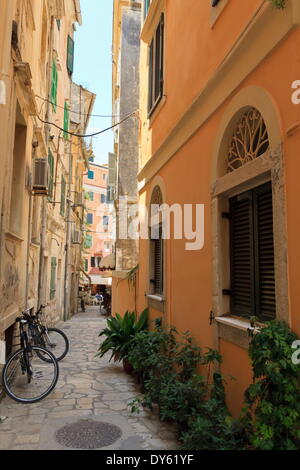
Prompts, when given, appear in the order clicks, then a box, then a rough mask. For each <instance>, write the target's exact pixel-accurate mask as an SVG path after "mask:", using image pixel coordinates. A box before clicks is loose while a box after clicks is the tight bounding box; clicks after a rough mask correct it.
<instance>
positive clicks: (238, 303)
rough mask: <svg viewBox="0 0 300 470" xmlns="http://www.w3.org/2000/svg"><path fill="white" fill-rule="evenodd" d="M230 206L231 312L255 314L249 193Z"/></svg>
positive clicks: (238, 197)
mask: <svg viewBox="0 0 300 470" xmlns="http://www.w3.org/2000/svg"><path fill="white" fill-rule="evenodd" d="M230 206H231V211H230V212H231V291H232V297H231V312H232V314H233V315H239V316H250V315H254V308H255V306H254V295H255V294H254V283H253V267H254V264H253V262H254V260H253V237H252V226H253V224H252V193H251V191H249V192H246V193H244V194H241V195H239V196H237V197H235V198H233V199H231V201H230Z"/></svg>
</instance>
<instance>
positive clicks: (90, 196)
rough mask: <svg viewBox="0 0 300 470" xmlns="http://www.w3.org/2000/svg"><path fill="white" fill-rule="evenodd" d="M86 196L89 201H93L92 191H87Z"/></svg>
mask: <svg viewBox="0 0 300 470" xmlns="http://www.w3.org/2000/svg"><path fill="white" fill-rule="evenodd" d="M88 197H89V200H90V201H93V200H94V193H92V192H90V193H88Z"/></svg>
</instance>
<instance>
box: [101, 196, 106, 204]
mask: <svg viewBox="0 0 300 470" xmlns="http://www.w3.org/2000/svg"><path fill="white" fill-rule="evenodd" d="M101 202H102V204H105V202H106V197H105V194H101Z"/></svg>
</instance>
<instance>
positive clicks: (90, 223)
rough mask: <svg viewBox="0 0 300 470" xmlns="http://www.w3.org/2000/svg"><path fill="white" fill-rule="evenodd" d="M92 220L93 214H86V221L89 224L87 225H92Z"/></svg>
mask: <svg viewBox="0 0 300 470" xmlns="http://www.w3.org/2000/svg"><path fill="white" fill-rule="evenodd" d="M93 221H94V216H93V214H87V216H86V223H87V224H89V225H92V224H93Z"/></svg>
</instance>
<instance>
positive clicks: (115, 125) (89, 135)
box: [37, 111, 137, 138]
mask: <svg viewBox="0 0 300 470" xmlns="http://www.w3.org/2000/svg"><path fill="white" fill-rule="evenodd" d="M136 113H137V111H134V112H133V113H131V114H129V115H128V116H127V117H125V118H124V119H122V120H121V121H119V122H117V123H116V124H113V125H112V126H110V127H107V128H106V129H103V130H102V131H99V132H94V133H93V134H86V135H85V134H76V133H74V132H70V131H67V130H65V129H63V128H62V127H60V126H58V125H57V124H54V122H49V121H44V120H43V119H42V118H41V117H40V116H38V115H37V118H38V119H39V120H40V121H41V122H42V123H43V124H47V125H48V126H54V127H56V128H57V129H59V130H60V131H62V132H64V133H65V134H68V135H72V136H74V137H81V138H88V137H94V136H95V135H100V134H104V132H107V131H110V130H111V129H114V128H115V127H117V126H119V125H120V124H122V123H123V122H125V121H127V120H128V119H130V118H131V117H132V116H134V115H136Z"/></svg>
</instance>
